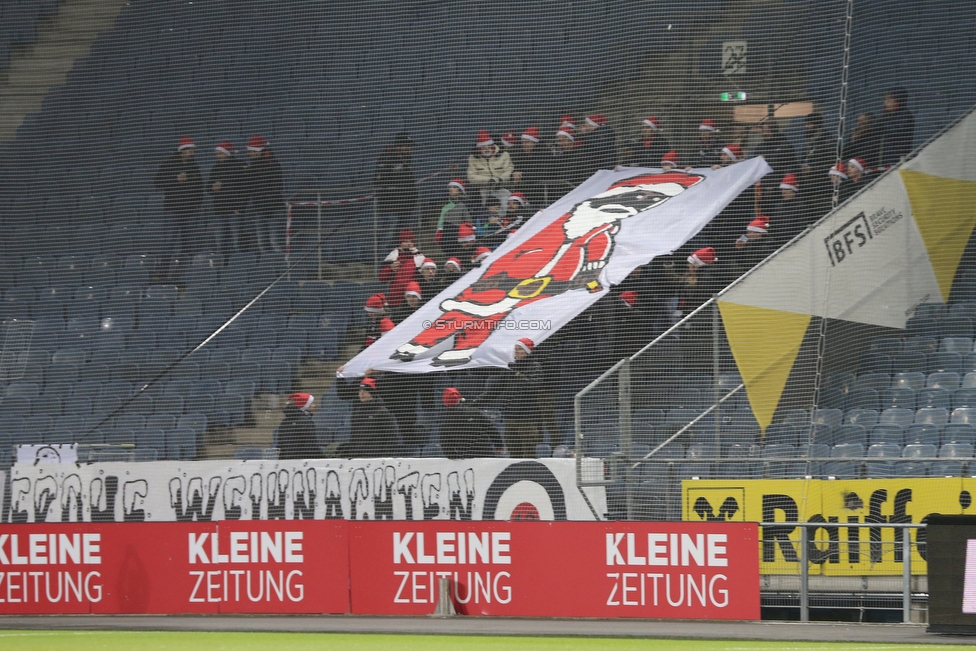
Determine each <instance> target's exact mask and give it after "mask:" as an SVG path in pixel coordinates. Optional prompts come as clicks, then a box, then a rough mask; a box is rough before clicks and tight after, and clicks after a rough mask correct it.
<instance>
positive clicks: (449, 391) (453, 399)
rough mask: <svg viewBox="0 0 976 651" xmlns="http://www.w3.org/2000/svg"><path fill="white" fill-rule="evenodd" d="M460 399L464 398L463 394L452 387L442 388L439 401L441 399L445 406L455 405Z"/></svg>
mask: <svg viewBox="0 0 976 651" xmlns="http://www.w3.org/2000/svg"><path fill="white" fill-rule="evenodd" d="M462 400H464V396H462V395H461V392H460V391H458V390H457V389H455V388H454V387H447V388H446V389H444V393H443V395H441V401H443V403H444V406H445V407H447V408H451V407H457V406H458V404H459V403H460V402H461V401H462Z"/></svg>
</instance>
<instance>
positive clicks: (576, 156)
mask: <svg viewBox="0 0 976 651" xmlns="http://www.w3.org/2000/svg"><path fill="white" fill-rule="evenodd" d="M564 117H566V116H564ZM580 145H582V137H579V138H577V135H576V129H575V127H572V126H570V125H568V124H564V126H561V127H559V129H557V130H556V135H555V143H554V144H553V146H552V147H551V148H550V153H551V154H552V158H551V159H550V163H549V179H550V187H549V199H550V201H552V200H554V199H556V198H558V196H559V195H561V194H564V193H565V192H566V191H568V190H569V189H570V188H572V187H574V186H576V185H578V184H579V183H580V182H581V181H582V180H583V179H584V178H586V171H585V169H584V168H583V164H584V163H585V161H584V160H583V152H582V149H581V147H580ZM554 193H555V196H553V194H554Z"/></svg>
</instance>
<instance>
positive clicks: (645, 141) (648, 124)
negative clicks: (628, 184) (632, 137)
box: [630, 115, 671, 167]
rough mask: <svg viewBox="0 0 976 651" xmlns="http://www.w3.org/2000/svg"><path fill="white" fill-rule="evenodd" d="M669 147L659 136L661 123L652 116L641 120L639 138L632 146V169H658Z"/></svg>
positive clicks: (662, 137)
mask: <svg viewBox="0 0 976 651" xmlns="http://www.w3.org/2000/svg"><path fill="white" fill-rule="evenodd" d="M669 151H671V145H670V144H669V143H668V141H667V140H666V139H665V138H664V136H662V135H661V123H660V121H659V120H658V119H657V118H656V117H654V116H653V115H651V116H648V117H646V118H644V119H643V120H641V137H640V139H639V140H638V141H637V142H636V143H635V144H634V159H633V161H631V163H630V164H631V165H632V166H633V167H660V166H661V159H662V158H664V156H665V154H667V153H668V152H669Z"/></svg>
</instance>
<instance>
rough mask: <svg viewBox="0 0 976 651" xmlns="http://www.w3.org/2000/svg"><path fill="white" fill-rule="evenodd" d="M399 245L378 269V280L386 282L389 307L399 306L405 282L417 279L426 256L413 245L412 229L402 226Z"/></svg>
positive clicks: (401, 301) (405, 285)
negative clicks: (388, 289) (418, 271)
mask: <svg viewBox="0 0 976 651" xmlns="http://www.w3.org/2000/svg"><path fill="white" fill-rule="evenodd" d="M399 240H400V246H399V247H397V248H395V249H393V250H392V251H390V253H389V255H387V256H386V258H385V259H384V260H383V267H382V268H381V269H380V274H379V279H380V282H384V283H386V284H387V285H388V286H389V288H390V291H389V292H388V293H387V296H388V297H389V299H388V302H389V304H390V306H391V307H400V304H401V303H403V292H404V291H405V290H406V287H407V284H409V283H410V282H412V281H414V280H416V279H417V270H418V269H419V268H420V265H422V264H423V263H424V260H425V259H426V257H425V256H424V254H423V253H421V252H420V251H418V250H417V247H416V246H414V237H413V231H412V230H410V229H409V228H404V229H403V230H402V231H400V238H399Z"/></svg>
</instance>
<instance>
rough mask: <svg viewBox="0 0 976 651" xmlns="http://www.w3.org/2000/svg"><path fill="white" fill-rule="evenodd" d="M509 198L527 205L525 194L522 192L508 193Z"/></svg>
mask: <svg viewBox="0 0 976 651" xmlns="http://www.w3.org/2000/svg"><path fill="white" fill-rule="evenodd" d="M508 200H509V201H518V202H519V203H520V204H521V205H523V206H524V205H525V195H524V194H522V193H521V192H513V193H512V194H510V195H508Z"/></svg>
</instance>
